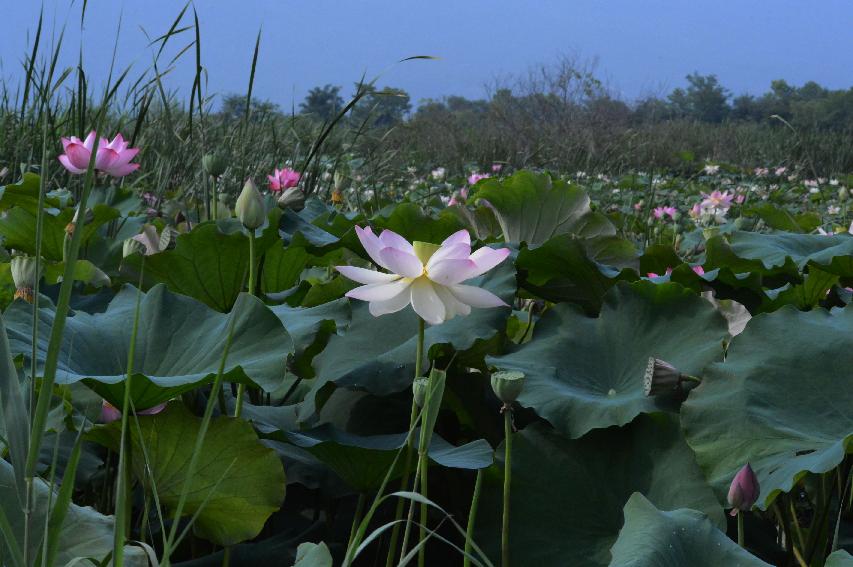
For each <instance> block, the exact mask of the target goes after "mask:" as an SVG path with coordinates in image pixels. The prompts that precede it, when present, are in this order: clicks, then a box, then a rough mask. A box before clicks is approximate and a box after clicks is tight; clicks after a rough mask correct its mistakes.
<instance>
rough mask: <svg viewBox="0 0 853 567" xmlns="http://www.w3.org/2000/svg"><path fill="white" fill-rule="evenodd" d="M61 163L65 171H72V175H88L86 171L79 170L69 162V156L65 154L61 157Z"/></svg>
mask: <svg viewBox="0 0 853 567" xmlns="http://www.w3.org/2000/svg"><path fill="white" fill-rule="evenodd" d="M59 163H61V164H62V166H63V167H64V168H65V169H67V170H68V171H70V172H71V173H76V174H78V175H79V174H81V173H86V170H85V169H79V168H76V167H74V165H73V164H72V163H71V160H69V159H68V156H67V155H65V154H62V155H61V156H59Z"/></svg>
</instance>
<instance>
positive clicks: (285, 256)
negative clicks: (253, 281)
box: [261, 242, 311, 293]
mask: <svg viewBox="0 0 853 567" xmlns="http://www.w3.org/2000/svg"><path fill="white" fill-rule="evenodd" d="M310 257H311V256H310V255H309V254H308V252H306V251H305V248H301V247H298V246H288V247H285V246H283V245H282V243H280V242H279V243H275V244H273V245H272V246H271V247H270V248H269V250H267V252H266V254H264V264H263V269H262V271H261V286H262V289H263V290H264V293H274V292H278V291H284V290H286V289H290V288H291V287H293V286H295V285H296V284H297V283H298V282H299V275H300V274H301V273H302V270H303V269H305V266H306V265H307V264H308V260H309V258H310Z"/></svg>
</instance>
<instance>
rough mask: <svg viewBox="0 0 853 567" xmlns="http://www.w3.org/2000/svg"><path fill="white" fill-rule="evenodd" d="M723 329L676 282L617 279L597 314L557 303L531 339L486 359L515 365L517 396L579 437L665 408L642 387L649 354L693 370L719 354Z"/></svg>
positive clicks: (713, 315)
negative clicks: (520, 385)
mask: <svg viewBox="0 0 853 567" xmlns="http://www.w3.org/2000/svg"><path fill="white" fill-rule="evenodd" d="M727 336H728V327H727V324H726V320H725V319H724V318H723V316H722V315H720V314H719V312H718V311H716V310H715V309H714V307H713V306H712V305H711V304H710V303H708V302H707V301H705V300H704V299H702V298H701V297H699V296H697V295H695V294H694V293H692V292H691V291H689V290H687V289H685V288H683V287H681V286H680V285H678V284H672V283H668V284H667V283H662V284H654V283H651V282H648V281H642V282H636V283H634V284H625V283H620V284H619V285H617V286H616V287H614V288H613V289H611V290H610V292H608V294H607V295H606V296H605V297H604V305H603V307H602V308H601V315H600V316H599V317H597V318H590V317H586V316H585V315H584V314H583V313H581V312H580V310H579V309H577V308H576V307H574V306H572V305H557V306H555V307H553V308H552V309H550V310H549V311H548V312H546V314H545V315H544V316H543V317H542V319H541V320H540V321H539V322H538V323H537V324H536V327H535V329H534V332H533V340H531V341H530V342H528V343H525V344H523V345H520V346H518V347H517V348H516V349H515V350H514V351H512V352H510V353H509V354H506V355H504V356H496V357H491V358H489V359H487V362H488V363H489V364H491V365H494V366H496V367H498V368H500V369H504V370H518V371H520V372H523V373H524V374H525V376H526V377H527V380H526V382H525V385H524V391H523V392H522V394H521V396H520V397H519V399H518V401H519V403H520V404H521V405H523V406H525V407H530V408H533V409H534V410H535V411H536V413H538V414H539V415H540V416H542V417H544V418H545V419H547V420H548V421H549V422H551V424H553V425H554V427H556V428H557V429H559V430H560V431H562V432H563V433H564V434H566V435H569V436H571V437H580V436H582V435H584V434H585V433H587V432H588V431H590V430H592V429H597V428H602V427H609V426H611V425H624V424H626V423H628V422H630V421H631V420H632V419H634V418H635V417H636V416H637V415H639V414H641V413H646V412H654V411H661V410H663V409H668V408H670V407H671V405H669V404H668V403H666V402H664V401H661V400H660V399H659V398H655V397H651V398H650V397H647V396H645V395H644V394H643V374H644V371H645V368H646V364H647V362H648V359H649V357H650V356H654V357H657V358H660V359H663V360H666V361H667V362H669V363H671V364H673V365H675V366H676V368H678V369H680V370H681V371H682V372H684V373H687V374H691V375H697V374H699V373H700V372H701V371H702V369H703V368H704V367H705V366H707V365H708V364H710V363H712V362H714V361H716V360H722V357H723V349H722V342H723V340H724V339H725V338H726V337H727Z"/></svg>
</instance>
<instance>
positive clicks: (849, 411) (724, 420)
mask: <svg viewBox="0 0 853 567" xmlns="http://www.w3.org/2000/svg"><path fill="white" fill-rule="evenodd" d="M851 368H853V308H851V307H847V308H845V309H843V310H842V309H834V310H832V311H831V312H827V311H825V310H823V309H816V310H814V311H808V312H802V311H798V310H796V309H794V308H793V307H784V308H782V309H780V310H779V311H776V312H774V313H767V314H762V315H758V316H756V317H753V318H752V319H751V320H750V321H749V323H748V324H747V325H746V329H745V330H744V331H743V333H741V334H740V335H738V336H737V337H735V338H734V339H733V340H732V344H731V345H730V346H729V349H728V353H727V356H726V361H725V362H724V363H721V364H715V365H713V366H711V367H710V368H709V369H708V371H707V372H706V373H705V374H704V375H703V381H702V384H701V385H699V386H698V387H697V388H695V389H694V390H692V391H691V393H690V397H689V398H688V400H687V401H686V402H685V403H684V405H683V406H682V409H681V411H682V424H683V427H684V431H685V434H686V436H687V440H688V442H689V443H690V445H691V446H692V447H693V449H694V450H695V451H696V455H697V459H698V461H699V464H700V465H702V468H703V469H704V470H705V472H706V474H707V476H708V479H709V481H710V482H711V484H712V485H713V486H714V488H715V489H716V490H717V493H718V495H719V497H720V499H721V500H723V499H724V498H725V495H726V491H727V490H728V487H729V483H730V482H731V480H732V478H734V475H735V473H737V471H738V470H739V469H740V468H741V467H742V466H743V465H744V464H746V463H747V462H749V463H750V464H751V465H752V468H753V469H754V470H755V473H756V474H757V475H758V480H759V483H760V485H761V495H760V497H759V499H758V503H757V504H758V505H759V507H761V508H762V509H766V507H767V506H769V505H770V503H771V502H772V500H773V499H774V497H775V496H776V494H778V493H779V492H780V491H781V492H788V491H790V490H791V488H792V487H793V486H794V484H795V483H796V482H797V480H798V479H800V478H802V477H803V476H805V474H806V473H807V471H810V472H813V473H824V472H827V471H829V470H832V469H833V468H835V467H836V466H838V464H839V463H841V461H842V460H843V459H844V455H845V453H846V452H848V451H850V449H851V439H853V420H851V418H850V416H851V415H853V388H851V385H853V375H851V373H850V369H851Z"/></svg>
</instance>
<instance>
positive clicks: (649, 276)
mask: <svg viewBox="0 0 853 567" xmlns="http://www.w3.org/2000/svg"><path fill="white" fill-rule="evenodd" d="M671 273H672V268H667V269H666V273H665V274H664V276H668V275H669V274H671ZM646 277H648V278H660V277H663V276H661V275H660V274H656V273H655V272H649V273H648V274H646Z"/></svg>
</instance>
